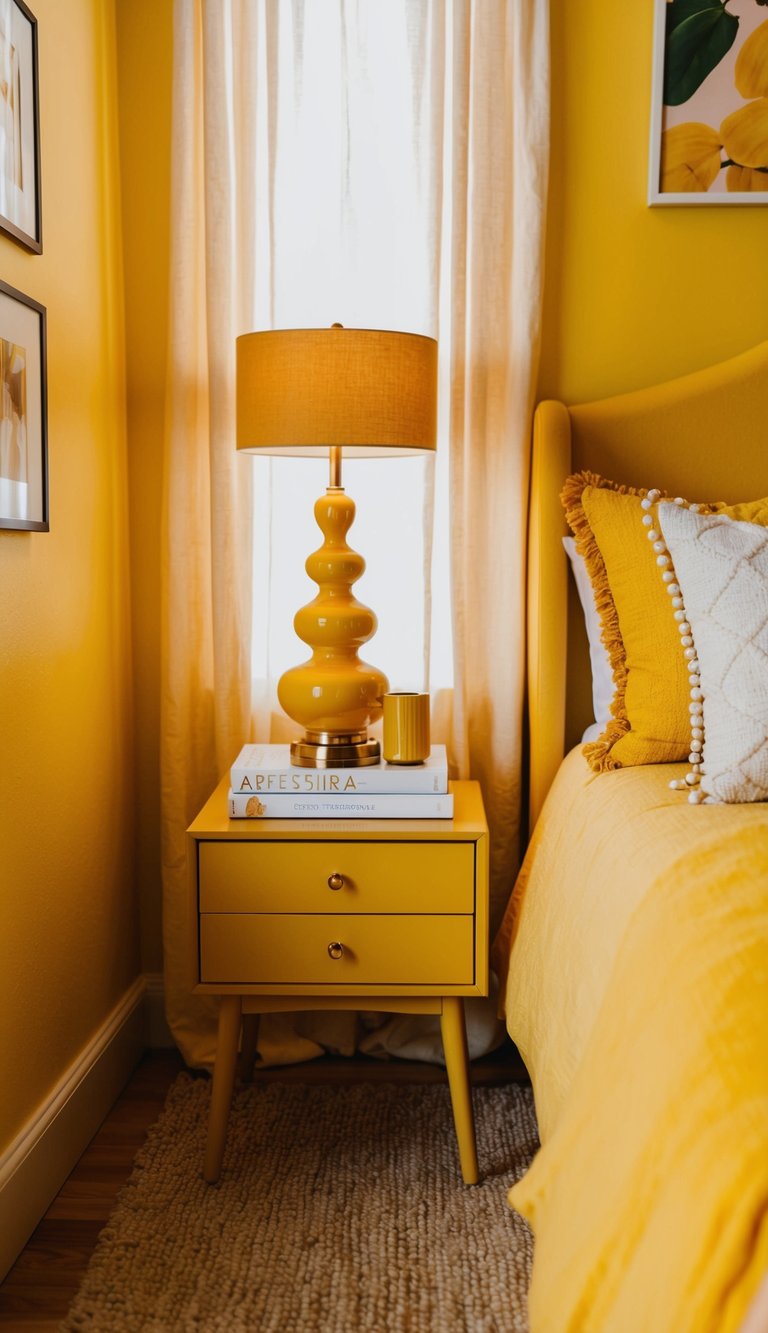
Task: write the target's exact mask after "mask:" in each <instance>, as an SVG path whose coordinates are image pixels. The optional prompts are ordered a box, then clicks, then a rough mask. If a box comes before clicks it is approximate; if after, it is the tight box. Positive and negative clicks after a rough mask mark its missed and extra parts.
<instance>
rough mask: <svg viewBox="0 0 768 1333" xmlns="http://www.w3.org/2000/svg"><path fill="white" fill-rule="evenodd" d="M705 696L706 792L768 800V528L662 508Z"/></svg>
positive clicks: (703, 782)
mask: <svg viewBox="0 0 768 1333" xmlns="http://www.w3.org/2000/svg"><path fill="white" fill-rule="evenodd" d="M659 519H660V523H661V529H662V532H663V533H664V537H665V539H666V542H667V546H668V548H669V551H670V553H671V555H672V559H673V560H674V562H675V572H676V574H677V577H678V579H679V580H680V585H681V588H682V595H683V598H684V600H685V609H686V614H687V617H688V620H689V622H690V625H691V630H692V633H693V641H694V643H695V645H696V655H697V657H698V661H699V671H700V675H701V688H702V691H703V694H704V746H703V755H702V764H701V791H702V792H703V793H704V794H705V796H706V798H707V799H708V800H715V801H765V800H768V530H767V529H766V528H765V527H761V526H760V525H758V524H755V523H744V522H738V521H736V520H734V519H730V518H726V517H725V515H723V514H709V515H702V514H691V513H686V512H685V511H683V510H679V509H678V508H677V506H675V505H670V504H662V505H659Z"/></svg>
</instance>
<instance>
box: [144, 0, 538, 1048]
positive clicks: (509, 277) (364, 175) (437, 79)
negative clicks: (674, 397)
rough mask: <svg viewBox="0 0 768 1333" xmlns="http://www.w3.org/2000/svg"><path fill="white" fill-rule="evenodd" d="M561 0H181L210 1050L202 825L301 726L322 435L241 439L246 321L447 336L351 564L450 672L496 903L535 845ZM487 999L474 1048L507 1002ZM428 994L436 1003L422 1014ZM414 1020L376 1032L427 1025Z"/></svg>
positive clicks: (169, 583) (174, 627)
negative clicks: (282, 440) (241, 344)
mask: <svg viewBox="0 0 768 1333" xmlns="http://www.w3.org/2000/svg"><path fill="white" fill-rule="evenodd" d="M547 41H548V34H547V3H546V0H312V2H311V3H306V0H176V10H175V72H174V136H173V155H174V162H173V199H174V214H173V218H172V247H173V253H172V272H171V284H172V293H171V297H172V331H171V357H170V384H169V397H168V402H169V414H168V432H167V458H166V462H167V468H166V481H167V484H166V500H165V511H166V529H165V539H164V544H165V550H166V557H167V563H166V569H165V582H164V587H165V596H164V603H163V605H164V630H165V639H164V642H165V651H164V655H163V706H164V712H163V737H162V762H163V801H164V809H163V827H164V923H165V924H164V940H165V952H166V990H167V998H168V1013H169V1019H170V1022H171V1026H172V1029H173V1031H174V1033H175V1035H176V1037H177V1040H178V1041H179V1044H180V1045H181V1047H182V1050H183V1051H184V1053H185V1055H186V1056H187V1058H188V1059H190V1061H191V1062H192V1063H208V1062H209V1061H210V1059H211V1057H212V1053H213V1045H214V1037H213V1026H212V1012H211V1010H210V1008H209V1007H207V1006H204V1005H203V1006H201V1005H198V1004H192V1002H191V999H190V997H189V995H188V976H187V974H186V969H185V954H184V947H185V946H184V932H185V927H186V922H185V913H186V892H187V889H186V879H185V872H184V866H183V863H184V836H183V830H184V828H185V827H186V824H187V823H188V822H189V819H190V818H191V817H192V816H193V815H194V813H195V811H196V808H197V806H199V804H201V803H202V801H203V800H204V798H205V796H206V795H207V794H208V791H209V790H210V789H211V787H212V786H213V784H214V783H215V781H216V780H217V778H218V776H219V775H220V774H221V773H223V772H224V771H225V770H226V768H227V767H228V766H229V764H230V763H231V762H232V759H233V758H234V755H235V754H236V752H237V750H238V749H239V748H240V745H241V744H242V743H243V741H244V740H246V739H251V738H256V739H284V738H285V737H286V736H287V735H288V734H289V732H288V731H287V730H286V728H287V727H288V724H287V722H285V721H284V720H283V719H281V716H280V714H279V710H277V707H276V704H275V701H274V700H275V696H274V687H275V683H276V680H277V677H278V676H279V674H280V673H281V671H282V670H284V669H285V667H286V666H288V665H291V664H293V663H294V662H295V661H297V660H300V659H301V658H302V657H303V656H304V649H303V646H302V645H300V644H299V643H298V641H297V640H296V639H295V637H294V635H293V631H292V628H291V626H292V619H293V613H294V611H295V610H296V609H297V608H298V606H300V605H302V604H303V603H304V602H306V601H307V600H308V599H309V597H311V596H312V595H313V594H314V591H315V589H314V585H312V584H311V583H310V582H309V580H308V579H307V578H306V575H305V574H304V572H303V565H304V559H305V557H306V555H307V554H308V553H309V551H311V550H312V549H314V548H315V547H316V546H317V544H318V541H319V534H318V533H317V531H316V530H315V529H314V524H313V520H312V504H313V501H314V499H315V498H316V496H317V495H318V494H319V493H320V492H321V491H322V489H323V487H324V486H325V482H326V476H325V467H324V465H323V463H322V462H318V463H317V464H313V463H307V462H306V461H305V460H283V459H279V460H273V461H269V460H262V459H259V460H254V459H251V458H242V457H237V456H236V455H235V451H234V433H233V419H232V416H233V402H234V340H235V336H236V335H237V334H238V333H240V332H245V331H248V330H250V329H257V328H270V327H274V328H281V327H282V328H286V327H302V326H303V327H313V326H315V327H324V326H327V325H329V324H331V323H333V322H334V321H338V322H340V323H343V324H345V325H347V326H351V327H354V326H357V327H378V328H393V329H400V330H403V331H411V332H417V333H426V334H430V335H431V336H433V337H436V338H437V339H438V342H439V345H440V385H441V389H440V393H441V402H440V428H439V431H440V438H439V444H438V455H437V462H435V460H434V459H432V458H429V459H426V460H424V459H404V460H402V461H398V460H395V461H392V460H381V461H376V462H354V461H350V462H348V463H346V464H345V473H344V481H345V486H346V488H347V490H348V491H349V493H350V494H351V495H352V496H353V498H354V499H355V502H356V504H357V511H358V517H357V520H356V523H355V526H354V527H353V529H352V532H351V534H350V540H351V542H352V544H353V545H355V546H356V547H357V548H358V549H359V550H360V551H361V553H362V554H363V555H364V556H365V558H366V561H367V563H368V569H367V572H366V574H365V576H364V578H363V579H362V580H361V581H360V583H359V584H358V585H357V589H356V590H359V595H360V597H361V599H362V600H364V601H366V602H367V603H368V604H369V605H371V606H372V607H374V609H375V610H376V612H377V615H378V616H379V630H378V632H377V635H376V637H375V638H374V639H373V640H372V641H371V643H370V644H369V645H367V650H366V656H367V657H368V658H369V660H371V661H374V662H375V663H376V665H377V666H380V667H381V668H382V669H383V670H384V671H385V672H386V673H387V675H388V676H389V678H390V682H391V684H392V686H393V688H425V689H430V690H431V691H432V694H433V698H434V699H435V701H436V703H437V707H436V716H435V718H434V723H433V725H434V732H435V736H436V738H437V739H442V740H445V741H446V742H447V743H448V746H449V754H450V756H451V760H452V764H453V769H454V772H455V773H456V774H457V775H459V776H473V777H478V778H480V780H481V781H482V783H483V788H484V793H485V798H486V805H487V808H488V813H489V819H490V823H491V828H492V854H493V905H494V906H493V914H494V918H495V919H497V918H498V916H499V915H500V913H501V911H502V910H503V907H504V903H505V901H506V897H507V895H508V892H509V889H510V887H511V882H512V876H513V873H514V869H515V867H516V862H517V851H518V803H519V769H520V742H521V725H522V682H523V673H522V665H523V553H524V540H525V510H526V499H527V486H528V438H529V429H530V410H531V405H532V391H533V383H534V379H535V371H536V362H537V354H538V321H539V313H540V295H541V259H542V249H543V222H544V204H545V183H546V169H547V118H548V52H547ZM491 1009H492V1006H490V1007H489V1006H486V1008H485V1011H482V1009H479V1010H478V1011H477V1012H476V1013H475V1014H474V1017H473V1018H472V1019H471V1021H470V1024H469V1026H470V1046H471V1048H472V1049H473V1051H474V1052H475V1053H477V1052H478V1051H479V1050H480V1049H482V1048H483V1047H484V1046H485V1045H487V1044H488V1043H489V1042H491V1041H492V1040H493V1039H494V1036H495V1032H496V1028H495V1025H494V1022H493V1016H492V1013H491V1012H490V1011H491ZM424 1022H426V1020H422V1023H424ZM262 1029H263V1033H264V1038H265V1042H266V1044H267V1048H268V1049H266V1050H265V1051H264V1052H263V1053H264V1054H265V1055H266V1056H267V1058H274V1059H281V1058H283V1059H288V1058H293V1059H298V1058H302V1057H304V1056H306V1055H309V1054H311V1053H313V1052H317V1051H318V1050H320V1049H321V1048H322V1047H328V1046H333V1047H337V1048H340V1049H344V1050H349V1049H352V1048H353V1046H354V1045H355V1043H356V1042H357V1041H358V1040H359V1039H360V1031H359V1029H358V1028H357V1027H356V1025H355V1020H354V1019H352V1018H349V1017H348V1016H343V1015H342V1016H339V1018H338V1020H336V1021H335V1022H331V1020H330V1019H329V1018H328V1016H321V1017H320V1018H318V1016H314V1017H310V1016H304V1017H301V1016H299V1017H296V1016H290V1020H289V1019H286V1020H285V1021H281V1020H274V1021H273V1022H272V1025H271V1027H270V1023H268V1022H265V1023H263V1024H262ZM422 1035H423V1034H422V1033H421V1032H420V1031H419V1030H418V1028H417V1029H416V1031H414V1027H413V1020H410V1019H408V1020H405V1019H395V1020H392V1021H391V1022H390V1023H388V1024H387V1026H386V1027H385V1028H384V1029H383V1030H377V1031H376V1032H375V1033H374V1034H373V1035H371V1034H369V1035H368V1037H367V1038H366V1039H365V1043H364V1044H365V1045H366V1046H367V1048H369V1049H371V1048H374V1049H378V1048H384V1047H387V1048H389V1049H397V1050H398V1051H399V1052H400V1053H410V1054H415V1055H425V1054H428V1053H430V1051H436V1046H437V1045H439V1043H436V1042H435V1041H434V1040H433V1038H432V1037H430V1038H429V1039H428V1040H427V1041H426V1043H425V1041H424V1040H422Z"/></svg>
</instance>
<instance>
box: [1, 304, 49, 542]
mask: <svg viewBox="0 0 768 1333" xmlns="http://www.w3.org/2000/svg"><path fill="white" fill-rule="evenodd" d="M45 314H46V312H45V306H42V305H40V303H39V302H38V301H33V300H32V297H31V296H25V295H24V294H23V292H17V291H16V289H15V288H14V287H9V286H8V284H7V283H5V282H0V528H25V529H28V530H31V531H33V532H47V531H48V529H49V523H48V420H47V378H46V328H45Z"/></svg>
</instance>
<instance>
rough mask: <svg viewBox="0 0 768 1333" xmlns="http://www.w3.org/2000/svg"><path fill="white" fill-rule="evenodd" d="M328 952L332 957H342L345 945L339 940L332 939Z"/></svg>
mask: <svg viewBox="0 0 768 1333" xmlns="http://www.w3.org/2000/svg"><path fill="white" fill-rule="evenodd" d="M328 953H329V955H330V957H331V958H341V957H342V955H343V953H344V945H343V944H340V943H339V941H338V940H331V943H330V944H329V945H328Z"/></svg>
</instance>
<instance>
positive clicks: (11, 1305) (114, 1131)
mask: <svg viewBox="0 0 768 1333" xmlns="http://www.w3.org/2000/svg"><path fill="white" fill-rule="evenodd" d="M183 1068H184V1065H183V1062H182V1060H181V1057H180V1056H179V1055H178V1054H177V1053H176V1052H175V1051H151V1052H148V1053H147V1054H146V1055H145V1056H144V1058H143V1060H142V1061H141V1064H140V1065H139V1067H138V1069H137V1070H136V1072H135V1073H134V1075H133V1077H132V1078H131V1079H130V1081H129V1083H128V1085H127V1087H126V1088H125V1090H124V1092H123V1094H122V1096H121V1097H120V1098H119V1099H118V1101H117V1102H116V1104H115V1106H114V1107H113V1109H112V1111H111V1112H110V1113H109V1115H108V1116H107V1118H106V1120H105V1121H104V1123H103V1125H102V1126H101V1129H100V1130H99V1132H98V1133H97V1134H96V1136H95V1138H94V1139H93V1140H92V1142H91V1143H90V1145H89V1146H88V1148H87V1149H86V1151H85V1152H84V1153H83V1156H82V1157H81V1158H80V1161H79V1162H78V1164H77V1166H76V1167H75V1169H74V1170H73V1172H72V1174H71V1175H70V1176H69V1178H68V1179H67V1180H66V1182H65V1183H64V1185H63V1186H62V1188H61V1191H60V1192H59V1194H58V1195H57V1196H56V1198H55V1199H54V1200H53V1202H52V1204H51V1206H50V1208H49V1209H48V1211H47V1213H46V1214H45V1217H44V1218H43V1220H42V1221H41V1222H40V1224H39V1226H38V1227H37V1229H36V1230H35V1232H34V1233H33V1235H32V1236H31V1237H30V1239H29V1241H28V1243H27V1245H26V1247H25V1249H24V1250H22V1252H21V1254H20V1255H19V1257H18V1259H17V1260H16V1263H15V1264H14V1266H13V1268H12V1269H11V1271H10V1272H9V1273H8V1276H7V1277H6V1279H5V1281H4V1282H3V1283H0V1330H2V1333H9V1330H17V1331H18V1333H55V1330H56V1329H57V1328H58V1326H59V1323H60V1321H61V1320H62V1319H63V1318H64V1316H65V1315H66V1313H67V1310H68V1309H69V1305H70V1302H71V1301H72V1298H73V1297H74V1295H75V1293H76V1291H77V1289H78V1286H79V1285H80V1281H81V1278H82V1276H83V1274H84V1272H85V1270H86V1268H87V1266H88V1260H89V1258H90V1256H91V1253H92V1251H93V1248H94V1246H95V1244H96V1240H97V1238H98V1235H99V1232H100V1231H101V1230H102V1228H103V1226H104V1224H105V1222H106V1221H107V1219H108V1217H109V1214H110V1212H111V1210H112V1208H113V1206H114V1202H115V1199H116V1197H117V1194H118V1191H119V1190H120V1188H121V1187H122V1185H123V1184H124V1183H125V1181H126V1180H127V1179H128V1176H129V1175H130V1173H131V1167H132V1165H133V1159H134V1157H135V1155H136V1153H137V1151H138V1149H139V1148H140V1147H141V1144H142V1143H143V1141H144V1138H145V1135H146V1133H147V1130H148V1129H149V1127H150V1125H151V1124H152V1123H153V1122H154V1121H155V1120H156V1119H157V1117H158V1115H159V1114H160V1111H161V1110H162V1107H163V1102H164V1101H165V1097H166V1093H167V1091H168V1088H169V1087H170V1085H171V1083H172V1082H173V1080H174V1079H175V1078H176V1075H177V1074H178V1073H179V1072H180V1071H181V1070H182V1069H183ZM256 1077H257V1078H258V1079H259V1080H265V1081H267V1082H274V1081H280V1082H287V1083H315V1084H316V1083H353V1082H389V1081H391V1080H392V1079H397V1081H399V1082H400V1081H402V1082H404V1083H439V1082H444V1081H445V1071H444V1070H443V1069H440V1068H439V1067H436V1066H434V1065H422V1064H417V1063H415V1062H413V1061H408V1060H392V1061H389V1060H388V1061H382V1060H374V1059H366V1058H364V1057H355V1058H354V1059H351V1060H350V1059H341V1058H338V1059H337V1058H332V1057H324V1058H322V1059H320V1060H312V1061H310V1062H309V1063H307V1064H302V1065H291V1066H285V1067H282V1068H279V1069H265V1070H260V1071H258V1072H257V1075H256ZM527 1080H528V1076H527V1074H526V1072H525V1068H524V1066H523V1064H522V1062H521V1061H520V1057H519V1056H518V1054H517V1052H516V1051H515V1048H514V1047H513V1046H512V1045H511V1043H510V1044H508V1045H506V1046H504V1047H502V1048H501V1050H499V1051H494V1052H492V1054H491V1055H488V1056H484V1057H483V1059H481V1060H477V1061H475V1063H474V1064H473V1065H472V1081H473V1083H474V1084H475V1085H476V1086H480V1085H486V1086H487V1085H490V1084H498V1083H511V1082H523V1081H525V1082H527Z"/></svg>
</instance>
